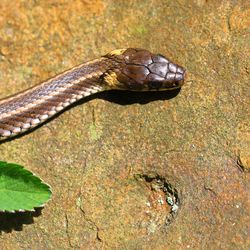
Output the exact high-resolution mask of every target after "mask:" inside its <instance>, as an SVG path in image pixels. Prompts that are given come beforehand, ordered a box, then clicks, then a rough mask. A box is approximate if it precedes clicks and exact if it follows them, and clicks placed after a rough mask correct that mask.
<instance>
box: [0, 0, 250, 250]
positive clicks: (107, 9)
mask: <svg viewBox="0 0 250 250" xmlns="http://www.w3.org/2000/svg"><path fill="white" fill-rule="evenodd" d="M0 11H1V16H0V98H3V97H5V96H7V95H9V94H14V93H16V92H17V91H20V90H23V89H25V88H27V87H31V86H33V85H34V84H36V83H38V82H40V81H42V80H44V79H46V78H48V77H51V76H54V75H55V74H56V73H60V72H61V71H63V70H66V69H68V68H70V67H72V66H74V65H76V64H79V63H81V62H83V61H86V60H89V59H93V58H95V57H99V56H100V55H103V54H105V53H107V52H109V51H111V50H113V49H116V48H124V47H125V48H126V47H142V48H146V49H149V50H151V51H154V52H159V53H161V54H164V55H166V56H167V57H169V58H171V59H172V60H173V61H175V62H176V63H179V64H180V65H182V66H184V67H185V68H186V69H187V72H188V77H187V82H186V84H185V85H184V86H183V88H182V90H181V91H180V93H173V94H169V93H139V94H137V93H129V92H106V93H103V94H100V95H97V96H95V97H96V98H88V99H87V100H85V101H83V102H82V103H81V104H80V105H77V106H75V107H73V108H72V109H70V110H68V111H67V112H64V113H63V114H62V115H60V116H59V117H57V118H55V119H54V120H52V121H51V122H49V123H47V124H45V125H43V126H42V127H40V128H39V129H37V130H35V131H34V132H33V133H30V134H28V135H25V136H23V137H20V138H18V139H16V140H12V141H10V142H6V143H3V144H1V145H0V155H1V157H0V159H1V160H5V161H9V162H16V163H19V164H22V165H24V166H26V167H27V168H28V169H29V170H31V171H33V172H34V173H36V174H37V175H38V176H40V177H41V178H42V179H43V180H44V181H45V182H47V183H49V184H50V185H51V186H52V189H53V196H52V200H51V201H50V202H49V203H48V204H47V205H46V206H45V208H44V209H42V210H41V209H40V210H36V212H35V213H21V214H16V215H12V214H0V246H1V249H6V250H7V249H70V248H72V249H187V248H190V249H249V247H250V241H249V237H250V236H249V225H250V214H249V213H250V204H249V203H250V202H249V197H250V185H249V170H250V152H249V148H250V141H249V138H250V136H249V135H250V134H249V132H250V131H249V106H250V105H249V104H250V103H249V93H250V88H249V86H250V84H249V78H250V77H249V74H250V68H249V66H250V62H249V56H250V38H249V37H250V5H249V3H248V1H227V0H224V1H213V0H211V1H205V0H192V1H184V0H180V1H163V0H150V1H143V0H138V1H111V0H105V1H101V0H98V1H80V0H79V1H78V0H76V1H64V0H53V1H39V2H36V1H25V0H21V1H12V2H11V3H10V1H7V0H2V1H1V3H0ZM177 94H178V95H177Z"/></svg>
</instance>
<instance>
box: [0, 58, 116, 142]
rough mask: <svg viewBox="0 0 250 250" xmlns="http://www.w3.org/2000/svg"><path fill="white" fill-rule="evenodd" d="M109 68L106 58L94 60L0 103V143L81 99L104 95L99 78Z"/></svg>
mask: <svg viewBox="0 0 250 250" xmlns="http://www.w3.org/2000/svg"><path fill="white" fill-rule="evenodd" d="M110 67H112V61H111V60H108V59H107V58H101V59H98V60H93V61H90V62H87V63H85V64H81V65H79V66H77V67H75V68H73V69H71V70H68V71H66V72H64V73H62V74H60V75H58V76H56V77H54V78H52V79H49V80H48V81H45V82H43V83H42V84H39V85H37V86H35V87H33V88H31V89H28V90H26V91H24V92H22V93H20V94H17V95H15V96H13V97H9V98H6V99H3V100H0V139H4V138H7V137H10V136H15V135H17V134H20V133H23V132H25V131H26V130H28V129H31V128H33V127H35V126H37V125H39V124H41V123H42V122H44V121H45V120H47V119H48V118H50V117H52V116H54V115H55V114H57V113H58V112H60V111H61V110H63V109H64V108H66V107H67V106H69V105H71V104H72V103H74V102H76V101H78V100H80V99H82V98H83V97H86V96H88V95H91V94H94V93H96V92H99V91H103V90H104V89H105V87H104V86H102V85H101V84H100V82H99V80H100V76H102V75H103V74H104V72H105V71H106V70H108V69H109V68H110Z"/></svg>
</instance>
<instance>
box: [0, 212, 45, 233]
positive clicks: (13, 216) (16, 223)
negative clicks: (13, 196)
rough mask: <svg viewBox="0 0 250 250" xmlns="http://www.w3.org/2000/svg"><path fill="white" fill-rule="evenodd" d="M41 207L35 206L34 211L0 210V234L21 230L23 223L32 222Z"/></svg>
mask: <svg viewBox="0 0 250 250" xmlns="http://www.w3.org/2000/svg"><path fill="white" fill-rule="evenodd" d="M42 209H43V208H36V209H35V211H34V212H16V213H7V212H0V235H1V234H2V232H5V233H11V232H12V231H13V230H14V231H22V230H23V225H29V224H33V223H34V217H38V216H40V215H41V211H42Z"/></svg>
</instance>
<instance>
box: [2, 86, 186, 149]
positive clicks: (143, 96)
mask: <svg viewBox="0 0 250 250" xmlns="http://www.w3.org/2000/svg"><path fill="white" fill-rule="evenodd" d="M180 90H181V89H174V90H171V91H151V92H150V91H149V92H134V91H121V90H109V91H104V92H100V93H96V94H93V95H90V96H87V97H85V98H83V99H82V100H79V101H77V102H76V103H73V104H72V105H70V106H68V107H66V108H65V109H64V110H62V111H60V112H58V113H57V114H56V115H54V116H52V117H51V118H49V119H48V120H46V121H45V122H43V123H41V124H39V125H38V126H36V127H34V128H32V129H29V130H28V131H26V132H24V133H22V134H18V135H15V136H13V137H9V138H6V139H2V140H1V141H0V145H1V144H2V143H5V142H8V141H12V140H14V139H17V138H20V137H22V136H24V135H26V134H29V133H31V132H33V131H34V130H36V129H38V128H40V127H41V126H43V125H44V124H46V123H49V122H50V121H51V120H53V119H55V118H56V117H58V116H59V115H60V114H62V113H64V112H66V111H67V110H69V109H71V108H73V107H75V106H78V105H83V104H84V103H86V102H88V101H91V100H93V99H102V100H106V101H109V102H113V103H116V104H119V105H131V104H135V103H139V104H146V103H149V102H153V101H157V100H169V99H172V98H174V97H176V96H177V95H178V94H179V92H180Z"/></svg>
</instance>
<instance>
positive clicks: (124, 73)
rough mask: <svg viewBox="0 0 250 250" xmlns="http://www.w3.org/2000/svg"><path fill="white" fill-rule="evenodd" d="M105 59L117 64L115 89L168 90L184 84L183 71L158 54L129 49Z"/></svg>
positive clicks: (113, 53)
mask: <svg viewBox="0 0 250 250" xmlns="http://www.w3.org/2000/svg"><path fill="white" fill-rule="evenodd" d="M106 57H111V58H112V59H113V60H115V61H117V62H119V63H118V68H116V69H114V72H115V77H116V81H113V87H115V88H117V89H127V90H134V91H152V90H170V89H176V88H180V87H181V86H182V85H183V83H184V76H185V69H184V68H182V67H181V66H179V65H177V64H174V63H173V62H171V61H170V60H169V59H167V58H166V57H164V56H162V55H160V54H153V53H151V52H149V51H148V50H144V49H132V48H129V49H123V50H116V51H113V52H111V53H110V54H108V55H106ZM113 76H114V75H113ZM114 82H116V84H114ZM114 85H116V86H114Z"/></svg>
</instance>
